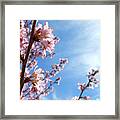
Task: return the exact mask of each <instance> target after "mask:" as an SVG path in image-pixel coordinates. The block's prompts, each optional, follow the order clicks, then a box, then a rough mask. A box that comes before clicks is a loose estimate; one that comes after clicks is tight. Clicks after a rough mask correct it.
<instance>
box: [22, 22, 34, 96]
mask: <svg viewBox="0 0 120 120" xmlns="http://www.w3.org/2000/svg"><path fill="white" fill-rule="evenodd" d="M35 25H36V20H34V21H33V25H32V31H31V36H30V42H29V45H28V49H27V52H26V56H25V60H24V62H23V64H22V72H21V78H20V94H21V91H22V88H23V86H24V73H25V68H26V64H27V60H28V56H29V53H30V49H31V47H32V44H33V42H34V40H33V36H34V31H35Z"/></svg>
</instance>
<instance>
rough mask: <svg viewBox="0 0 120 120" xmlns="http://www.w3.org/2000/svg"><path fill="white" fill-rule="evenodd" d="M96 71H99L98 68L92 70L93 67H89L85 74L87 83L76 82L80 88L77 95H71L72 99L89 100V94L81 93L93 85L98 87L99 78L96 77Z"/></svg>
mask: <svg viewBox="0 0 120 120" xmlns="http://www.w3.org/2000/svg"><path fill="white" fill-rule="evenodd" d="M97 73H99V70H94V69H91V70H90V71H89V72H88V75H87V79H88V82H87V83H78V89H79V90H80V94H79V96H75V97H73V98H72V100H80V99H82V100H90V99H91V97H90V96H85V95H83V93H84V91H85V90H88V89H94V87H98V85H99V80H97V79H96V75H97Z"/></svg>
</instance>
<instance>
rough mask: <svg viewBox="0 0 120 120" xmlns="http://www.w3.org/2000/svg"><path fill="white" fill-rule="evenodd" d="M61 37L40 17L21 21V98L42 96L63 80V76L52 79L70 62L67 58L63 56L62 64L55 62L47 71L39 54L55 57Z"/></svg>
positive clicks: (39, 97)
mask: <svg viewBox="0 0 120 120" xmlns="http://www.w3.org/2000/svg"><path fill="white" fill-rule="evenodd" d="M58 42H59V38H58V37H56V36H55V35H54V34H53V29H52V28H51V27H49V26H48V22H45V23H44V25H42V24H40V23H39V22H37V24H36V21H35V20H34V21H29V20H21V21H20V69H21V70H20V77H21V79H20V80H21V81H20V82H21V83H20V87H21V91H20V97H21V99H30V100H34V99H41V97H42V96H47V95H48V94H49V93H50V92H52V91H53V90H54V87H53V85H54V84H58V85H59V83H60V80H61V77H57V78H56V79H55V80H52V79H53V77H55V76H56V74H58V73H59V72H60V71H61V70H63V68H64V65H65V64H67V63H68V60H67V58H61V59H60V60H59V63H58V64H53V65H52V66H51V70H50V71H44V70H43V69H42V68H40V67H39V65H38V59H37V58H38V57H40V58H42V59H45V58H46V57H50V58H53V56H54V54H55V52H54V51H55V45H56V44H57V43H58Z"/></svg>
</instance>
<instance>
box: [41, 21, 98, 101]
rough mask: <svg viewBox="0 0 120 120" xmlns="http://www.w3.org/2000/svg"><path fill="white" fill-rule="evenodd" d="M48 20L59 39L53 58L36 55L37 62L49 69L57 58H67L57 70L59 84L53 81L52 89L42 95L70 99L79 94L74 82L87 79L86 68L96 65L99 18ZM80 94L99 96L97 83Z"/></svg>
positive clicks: (96, 97) (49, 97)
mask: <svg viewBox="0 0 120 120" xmlns="http://www.w3.org/2000/svg"><path fill="white" fill-rule="evenodd" d="M39 22H40V23H42V24H44V22H45V21H44V20H40V21H39ZM48 23H49V26H51V27H52V28H53V29H54V34H55V35H56V36H58V37H59V38H60V42H59V43H58V44H57V45H56V47H55V53H56V54H55V56H54V58H52V59H51V58H47V59H39V66H40V67H42V68H43V69H44V70H50V67H51V65H52V64H54V63H58V62H59V58H68V60H69V63H68V64H66V66H65V68H64V70H63V71H61V72H60V73H59V74H57V76H61V77H62V79H61V83H60V85H59V86H57V85H54V89H55V92H54V93H50V94H49V95H48V96H47V97H44V98H43V99H49V100H53V99H55V100H70V99H71V98H72V97H74V96H79V94H80V91H79V90H78V89H77V83H78V82H82V83H83V82H87V77H86V74H87V73H88V71H89V69H90V68H91V67H92V68H94V67H95V68H98V69H99V68H100V21H99V20H48ZM57 76H56V77H57ZM98 77H99V76H98ZM84 94H85V95H88V96H90V97H91V98H92V99H99V98H100V87H98V88H95V89H94V90H92V89H91V90H86V91H85V92H84Z"/></svg>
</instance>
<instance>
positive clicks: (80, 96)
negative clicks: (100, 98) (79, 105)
mask: <svg viewBox="0 0 120 120" xmlns="http://www.w3.org/2000/svg"><path fill="white" fill-rule="evenodd" d="M89 85H90V81H89V82H88V83H87V85H86V86H85V87H84V89H83V90H82V91H81V93H80V95H79V98H78V100H80V99H81V98H83V97H82V94H83V92H84V91H85V89H86V88H87V87H89Z"/></svg>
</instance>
